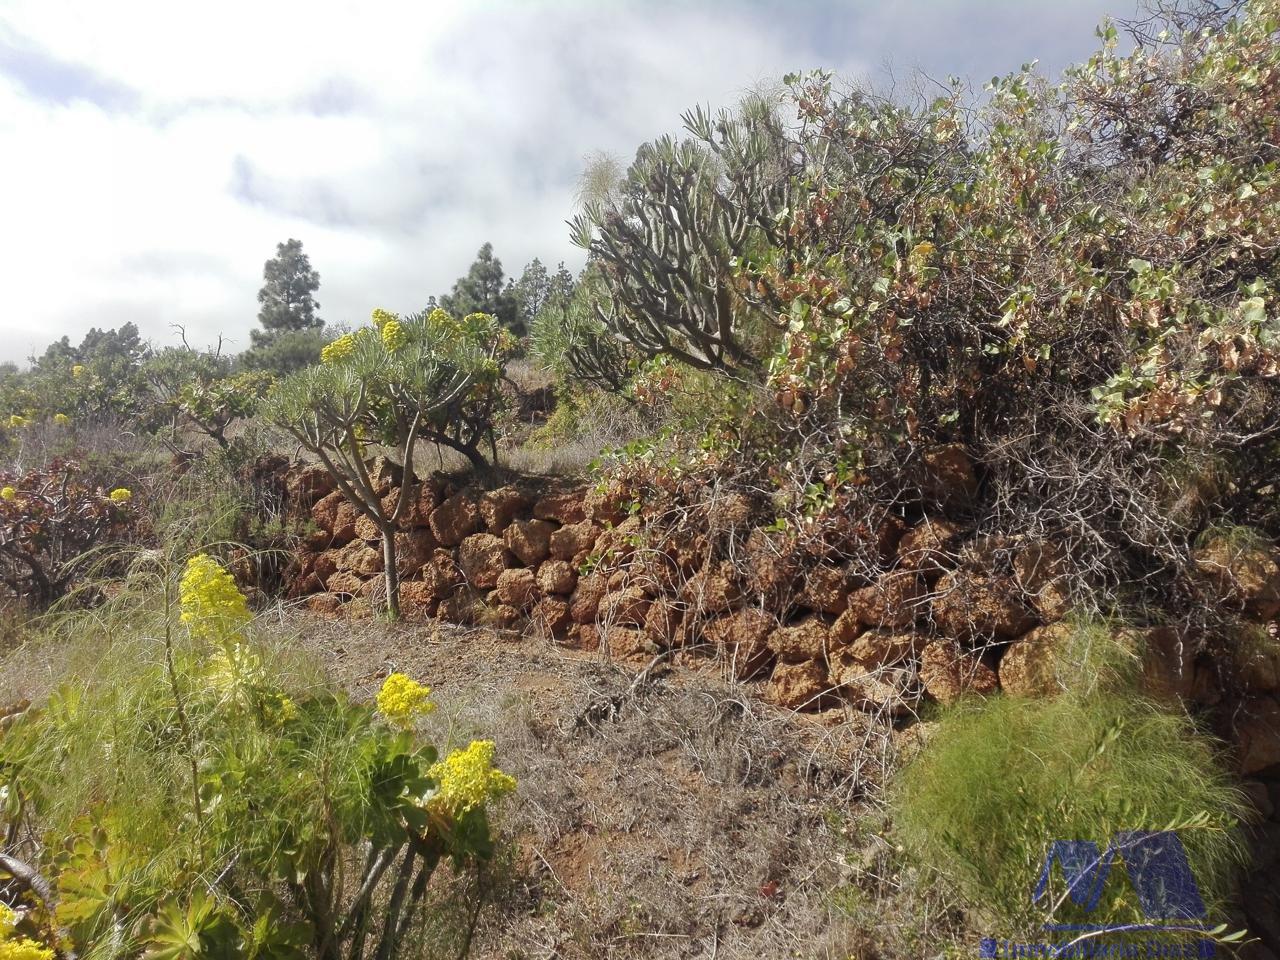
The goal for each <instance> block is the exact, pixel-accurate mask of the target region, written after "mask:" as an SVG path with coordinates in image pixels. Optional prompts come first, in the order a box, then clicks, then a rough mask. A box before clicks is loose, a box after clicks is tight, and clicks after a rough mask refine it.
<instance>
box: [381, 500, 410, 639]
mask: <svg viewBox="0 0 1280 960" xmlns="http://www.w3.org/2000/svg"><path fill="white" fill-rule="evenodd" d="M404 482H405V485H408V483H409V478H408V477H407V476H406V477H405V481H404ZM381 528H382V565H383V571H382V576H383V579H384V581H385V583H386V585H387V616H389V617H390V618H391V619H392V620H399V619H400V571H399V569H397V567H396V524H395V523H386V524H383V525H381Z"/></svg>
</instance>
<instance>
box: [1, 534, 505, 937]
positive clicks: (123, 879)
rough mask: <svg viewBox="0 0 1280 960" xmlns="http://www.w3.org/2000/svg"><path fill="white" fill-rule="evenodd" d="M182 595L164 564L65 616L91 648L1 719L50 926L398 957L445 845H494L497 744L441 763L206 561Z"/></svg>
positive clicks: (461, 854) (467, 850) (468, 852)
mask: <svg viewBox="0 0 1280 960" xmlns="http://www.w3.org/2000/svg"><path fill="white" fill-rule="evenodd" d="M193 571H194V572H193ZM228 590H229V591H230V595H228ZM177 592H178V591H177V590H176V589H175V584H174V582H173V576H172V574H171V573H170V572H169V570H168V569H167V566H166V565H165V564H164V563H163V562H162V561H161V562H160V563H159V564H158V565H156V566H153V567H150V568H145V569H144V568H139V570H138V571H137V572H136V574H135V579H134V581H133V583H132V589H131V591H130V592H129V593H127V594H125V595H124V596H122V597H121V598H120V599H119V600H117V601H116V602H114V603H113V604H112V605H111V606H109V607H107V608H105V609H102V610H100V611H99V612H97V613H96V614H95V616H94V617H93V618H92V619H89V618H86V617H80V618H77V619H75V620H68V621H64V622H63V623H62V624H61V628H60V629H62V630H64V631H66V632H67V633H68V635H69V636H73V637H74V638H75V643H76V644H80V645H90V646H93V647H94V648H95V655H96V659H97V660H98V661H99V666H98V667H97V668H96V669H94V670H90V671H85V672H83V673H80V674H78V675H76V676H75V678H74V679H72V680H70V681H68V682H67V683H65V684H64V685H63V686H62V687H60V688H59V689H58V690H57V691H56V692H55V693H54V694H53V695H52V696H51V697H50V699H49V701H48V704H47V705H46V706H45V707H43V708H42V709H39V710H33V711H30V712H28V713H27V714H25V715H24V716H23V717H22V719H21V720H20V721H18V722H17V723H15V724H13V725H11V726H9V727H8V728H7V729H6V730H4V731H3V733H0V785H2V786H3V787H4V788H5V789H4V794H3V795H4V796H5V797H6V798H7V804H6V806H5V807H4V809H3V810H0V826H3V827H6V828H8V827H12V830H9V831H5V830H0V836H9V837H16V836H38V837H39V838H40V843H39V844H38V845H34V846H33V847H32V848H31V853H32V855H33V857H34V859H33V863H34V864H35V865H36V867H37V868H38V870H39V871H40V872H41V873H43V874H44V875H45V876H46V877H48V878H49V880H50V881H51V883H52V884H53V888H54V890H55V891H56V894H57V908H56V913H54V915H53V916H52V917H51V918H49V919H50V920H51V921H52V923H51V925H56V926H57V927H60V928H63V929H65V930H66V932H67V935H68V937H69V946H71V947H73V948H74V949H75V950H76V952H77V953H78V954H79V955H80V956H88V957H94V956H119V955H121V954H129V955H135V954H137V953H139V952H142V951H146V952H147V953H148V954H149V955H152V956H160V957H167V958H171V960H177V958H197V957H246V956H253V957H262V958H268V957H269V958H280V960H285V958H288V960H295V958H300V957H303V956H313V957H319V958H324V960H337V958H338V957H340V956H361V955H363V950H364V949H366V948H367V949H368V950H369V951H370V954H369V955H371V956H372V955H375V953H376V955H377V956H384V957H389V956H390V955H391V953H392V950H393V948H394V946H395V944H396V943H398V942H399V941H400V940H401V939H402V938H403V936H404V933H405V932H406V930H407V929H408V927H409V925H410V924H411V923H412V922H413V919H414V918H415V917H416V916H418V915H419V914H420V912H421V910H422V909H423V906H424V903H425V901H426V898H427V887H428V881H429V879H430V877H431V875H432V873H433V872H434V870H435V869H436V867H437V865H438V863H439V862H440V861H441V860H442V859H447V860H449V861H450V862H451V863H452V864H453V867H454V869H455V870H459V871H462V870H468V869H470V868H472V867H474V866H475V865H476V864H478V863H482V862H483V861H485V860H487V859H489V858H490V857H491V856H492V854H493V841H492V836H491V832H490V828H489V821H488V806H489V801H491V800H492V799H494V798H496V797H497V796H500V795H501V794H502V793H505V792H509V790H510V788H511V787H512V786H514V781H511V780H510V778H508V777H506V776H505V775H504V774H501V773H500V772H498V771H496V770H493V769H492V768H491V767H490V766H488V765H487V764H488V759H489V757H490V753H491V750H492V744H488V743H487V742H480V743H479V744H473V745H472V747H470V748H468V749H467V750H464V751H456V752H455V753H453V754H451V755H450V756H449V758H448V760H447V761H446V762H444V763H441V764H437V754H436V751H435V750H434V749H433V748H432V747H431V746H430V745H427V744H424V743H422V742H420V740H419V739H418V738H417V736H416V735H415V733H414V731H413V729H412V726H411V725H405V724H401V723H398V722H397V723H391V722H389V721H388V720H387V719H386V718H383V717H382V716H380V715H379V714H378V713H377V712H376V711H375V710H374V709H373V707H371V706H369V705H361V704H354V703H351V702H350V701H349V700H348V699H347V698H346V697H345V696H344V695H343V694H341V693H339V692H337V691H336V690H335V689H334V688H333V687H331V686H330V685H329V684H328V683H327V682H325V681H324V680H323V678H320V677H318V676H316V675H315V673H314V671H313V670H311V669H310V668H308V667H305V666H304V665H302V664H301V663H300V662H298V661H296V660H291V659H290V658H289V656H288V655H287V654H286V652H285V651H286V650H287V644H286V643H283V642H276V640H273V638H270V637H268V636H265V635H260V634H259V633H258V632H257V630H256V629H255V626H254V625H253V624H251V623H249V622H247V611H246V610H245V608H244V605H243V600H242V598H241V599H240V600H239V601H238V602H236V603H232V602H230V601H232V600H235V588H234V585H233V584H231V582H230V580H229V578H227V577H226V575H225V573H224V572H221V571H220V568H218V566H217V565H216V564H213V563H212V562H211V561H208V559H207V558H198V562H197V561H193V562H192V564H191V565H189V567H188V576H187V577H185V578H184V580H183V585H182V590H181V595H182V603H181V611H182V623H183V626H179V617H178V614H179V609H178V606H177V605H176V604H175V603H174V598H175V596H176V595H177ZM162 598H163V599H162ZM210 617H213V619H210ZM206 627H208V628H209V629H206ZM276 639H278V641H284V640H285V639H286V638H276ZM478 751H479V752H480V753H484V755H485V756H484V757H483V758H482V759H484V760H485V763H484V764H477V763H475V762H473V761H472V760H471V758H472V756H473V755H474V754H476V753H477V752H478ZM459 773H461V774H462V781H461V782H462V783H463V784H464V787H463V788H462V789H463V793H462V794H458V793H457V791H458V790H459V789H460V787H459V785H458V784H457V783H455V780H457V779H458V774H459ZM454 796H465V797H466V798H467V800H468V801H469V802H470V805H469V806H466V808H465V809H464V808H463V807H461V806H455V805H452V803H451V802H450V801H451V798H453V797H454ZM14 852H16V850H15V851H14ZM375 904H376V905H377V909H376V910H375V909H374V906H375ZM46 908H47V905H46Z"/></svg>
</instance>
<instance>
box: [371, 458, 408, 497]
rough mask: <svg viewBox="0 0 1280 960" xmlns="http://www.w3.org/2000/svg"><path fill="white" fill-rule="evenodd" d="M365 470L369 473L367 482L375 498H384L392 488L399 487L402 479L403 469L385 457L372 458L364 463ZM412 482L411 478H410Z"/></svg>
mask: <svg viewBox="0 0 1280 960" xmlns="http://www.w3.org/2000/svg"><path fill="white" fill-rule="evenodd" d="M364 466H365V470H367V471H368V473H369V481H370V484H371V485H372V487H373V492H374V494H375V495H376V496H379V497H384V496H386V495H387V493H389V492H390V490H391V488H392V487H398V486H400V481H401V479H402V478H403V477H404V468H403V467H402V466H400V464H398V463H396V462H395V461H394V460H390V459H388V458H387V457H374V458H373V459H371V460H366V461H365V464H364ZM410 480H411V481H412V478H410Z"/></svg>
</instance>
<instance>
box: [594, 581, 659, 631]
mask: <svg viewBox="0 0 1280 960" xmlns="http://www.w3.org/2000/svg"><path fill="white" fill-rule="evenodd" d="M651 604H652V601H651V600H650V599H649V598H648V597H647V596H646V595H645V592H644V591H643V590H641V589H640V588H639V587H626V588H624V589H622V590H615V591H612V592H610V593H606V594H605V595H604V596H603V597H602V598H601V599H600V610H599V612H598V613H597V614H596V620H597V621H598V622H599V623H600V624H602V625H603V624H610V625H613V624H616V625H618V626H624V627H643V626H644V621H645V617H647V616H648V615H649V607H650V606H651Z"/></svg>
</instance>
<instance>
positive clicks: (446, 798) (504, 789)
mask: <svg viewBox="0 0 1280 960" xmlns="http://www.w3.org/2000/svg"><path fill="white" fill-rule="evenodd" d="M493 751H494V745H493V741H492V740H472V741H471V745H470V746H469V747H467V748H466V749H465V750H455V751H453V753H451V754H449V756H447V757H445V758H444V760H442V761H441V762H439V763H436V764H432V766H431V769H430V770H428V771H427V776H429V777H431V779H432V780H434V781H435V782H436V792H435V793H434V794H432V795H431V797H430V798H429V799H428V800H427V805H428V806H429V807H431V808H432V809H433V810H436V811H437V812H439V813H445V814H448V815H450V816H453V817H460V816H462V815H463V814H465V813H467V812H468V811H471V810H474V809H475V808H476V807H479V806H483V805H484V804H485V803H487V802H488V801H490V800H497V799H499V798H501V797H505V796H506V795H507V794H509V793H511V792H512V791H513V790H515V788H516V778H515V777H513V776H511V775H509V774H506V773H503V772H502V771H501V770H495V769H494V767H493Z"/></svg>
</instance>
